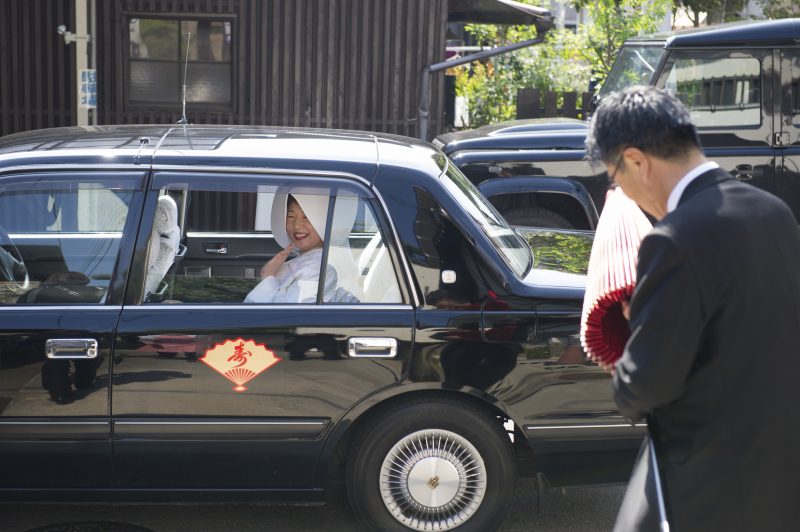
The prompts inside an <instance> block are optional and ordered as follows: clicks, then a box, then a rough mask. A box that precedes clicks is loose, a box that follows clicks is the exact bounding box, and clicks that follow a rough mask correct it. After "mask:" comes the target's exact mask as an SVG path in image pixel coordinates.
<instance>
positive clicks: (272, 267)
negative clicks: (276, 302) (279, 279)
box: [261, 244, 294, 279]
mask: <svg viewBox="0 0 800 532" xmlns="http://www.w3.org/2000/svg"><path fill="white" fill-rule="evenodd" d="M293 249H294V244H289V245H288V246H286V248H285V249H283V250H282V251H279V252H278V253H277V254H276V255H275V256H274V257H272V258H271V259H269V261H268V262H267V263H266V264H265V265H264V266H262V267H261V278H262V279H264V278H266V277H274V276H276V275H277V274H278V270H280V269H281V266H283V263H284V262H286V257H288V256H289V253H291V252H292V250H293Z"/></svg>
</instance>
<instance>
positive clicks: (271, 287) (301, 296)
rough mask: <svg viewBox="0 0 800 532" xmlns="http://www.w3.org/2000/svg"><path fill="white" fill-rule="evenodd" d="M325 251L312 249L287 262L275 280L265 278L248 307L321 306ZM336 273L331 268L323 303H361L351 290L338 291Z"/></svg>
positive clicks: (327, 275)
mask: <svg viewBox="0 0 800 532" xmlns="http://www.w3.org/2000/svg"><path fill="white" fill-rule="evenodd" d="M321 264H322V249H321V248H316V249H310V250H308V251H306V252H304V253H301V254H300V255H298V256H297V257H295V258H294V259H292V260H289V261H286V262H284V263H283V266H281V269H280V270H278V274H277V275H275V276H270V277H265V278H264V279H262V280H261V282H260V283H258V284H257V285H256V286H255V288H253V289H252V290H251V291H250V293H249V294H247V297H245V298H244V302H245V303H311V304H314V303H316V302H317V287H318V286H319V270H320V265H321ZM336 282H337V277H336V270H334V269H333V267H331V266H328V267H327V268H326V275H325V290H324V294H323V301H325V302H326V303H330V302H334V303H355V302H357V301H358V300H357V299H356V298H355V297H353V296H352V294H350V293H349V292H347V290H344V289H342V288H336Z"/></svg>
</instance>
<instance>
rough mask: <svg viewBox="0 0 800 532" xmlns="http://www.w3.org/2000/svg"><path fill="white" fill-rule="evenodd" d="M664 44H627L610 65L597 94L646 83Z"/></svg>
mask: <svg viewBox="0 0 800 532" xmlns="http://www.w3.org/2000/svg"><path fill="white" fill-rule="evenodd" d="M664 53H665V50H664V45H663V44H658V45H652V44H651V45H645V44H627V45H625V46H623V47H622V49H621V50H620V51H619V55H617V59H616V60H615V61H614V65H613V66H612V67H611V72H609V74H608V77H607V78H606V81H605V83H603V88H602V89H600V93H599V96H600V97H601V98H602V97H603V96H605V95H606V94H608V93H610V92H613V91H619V90H622V89H624V88H626V87H630V86H633V85H647V84H649V83H650V79H651V78H652V77H653V74H655V71H656V68H657V67H658V63H659V62H660V61H661V57H662V56H663V55H664Z"/></svg>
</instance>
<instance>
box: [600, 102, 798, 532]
mask: <svg viewBox="0 0 800 532" xmlns="http://www.w3.org/2000/svg"><path fill="white" fill-rule="evenodd" d="M587 149H588V153H589V154H590V157H591V158H592V159H593V160H596V161H601V162H602V163H603V164H604V165H605V166H606V168H607V170H608V173H609V176H612V179H613V180H614V181H615V182H616V183H617V184H619V185H620V186H621V187H622V189H623V191H624V192H625V193H626V194H627V195H628V196H629V197H631V198H632V199H633V200H634V201H636V203H638V204H639V206H640V207H641V208H642V209H643V210H645V211H646V212H647V213H649V214H650V215H651V216H653V217H654V218H655V219H656V220H657V223H656V224H655V226H654V227H653V231H652V232H651V233H650V234H648V235H647V236H646V237H645V239H644V240H643V241H642V244H641V247H640V249H639V259H638V266H637V286H636V290H635V292H634V294H633V297H632V298H631V301H630V306H629V315H628V317H629V324H630V329H631V337H630V340H629V341H628V343H627V345H626V348H625V352H624V353H623V355H622V357H621V359H620V360H619V361H618V362H617V364H616V369H615V374H614V378H613V386H614V397H615V400H616V402H617V405H618V407H619V409H620V411H621V412H622V413H623V414H624V415H625V416H626V417H628V418H629V419H630V420H631V421H632V422H637V421H640V420H642V419H643V418H645V417H647V418H648V419H649V424H650V428H651V435H652V437H653V439H654V442H655V448H656V451H657V455H658V459H659V460H658V461H659V466H660V468H659V470H660V476H661V480H662V484H663V492H664V495H665V499H666V506H667V508H666V509H667V515H668V517H669V521H670V523H669V524H670V527H671V530H672V532H684V531H689V530H697V531H704V532H709V531H740V530H741V531H749V530H758V531H760V530H770V531H776V530H800V502H798V501H799V500H800V499H799V498H800V415H799V414H798V413H797V412H798V405H800V386H798V379H800V230H799V229H798V226H797V221H796V220H795V219H794V217H793V215H792V212H791V211H790V210H789V208H788V207H787V206H786V205H785V204H784V203H783V202H782V201H781V200H779V199H778V198H776V197H775V196H773V195H771V194H769V193H767V192H764V191H762V190H759V189H757V188H755V187H752V186H750V185H747V184H744V183H741V182H739V181H737V180H735V179H733V178H732V177H731V175H730V174H728V173H727V172H725V171H723V170H721V169H719V167H718V166H717V165H716V163H713V162H711V161H708V160H706V158H705V157H704V155H703V152H702V151H701V149H700V142H699V139H698V136H697V132H696V130H695V127H694V125H693V124H692V122H691V118H690V116H689V113H688V111H687V110H686V108H685V107H684V106H683V105H682V104H681V103H680V102H679V101H678V100H676V99H675V98H673V97H672V96H670V95H669V94H668V93H666V92H664V91H660V90H658V89H655V88H652V87H632V88H630V89H627V90H625V91H623V92H619V93H615V94H612V95H609V96H608V97H606V98H604V99H603V101H602V103H601V104H600V106H599V107H598V109H597V111H596V112H595V115H594V117H593V118H592V124H591V126H590V133H589V136H588V140H587ZM647 458H648V457H647V454H646V453H642V454H640V457H639V459H638V461H637V464H636V466H635V468H634V473H633V476H632V477H631V482H630V483H629V487H628V490H627V492H626V494H625V498H624V501H623V504H622V508H621V509H620V513H619V515H618V517H617V523H616V528H615V529H616V530H657V529H658V514H657V506H656V501H655V500H654V494H655V491H654V489H653V483H652V482H651V481H649V480H647V481H646V479H647V478H648V476H649V475H650V476H651V475H652V473H653V471H652V470H648V468H649V463H648V460H647Z"/></svg>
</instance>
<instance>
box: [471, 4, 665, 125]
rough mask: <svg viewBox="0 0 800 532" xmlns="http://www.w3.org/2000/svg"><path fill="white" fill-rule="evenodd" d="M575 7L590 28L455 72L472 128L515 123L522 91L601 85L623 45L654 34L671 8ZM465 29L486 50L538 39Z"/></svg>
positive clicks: (518, 32) (528, 30)
mask: <svg viewBox="0 0 800 532" xmlns="http://www.w3.org/2000/svg"><path fill="white" fill-rule="evenodd" d="M528 3H531V4H534V3H536V2H534V1H532V0H531V1H529V2H528ZM539 3H541V2H539ZM573 4H574V5H575V7H576V8H578V9H585V10H586V11H587V13H588V15H589V18H590V20H591V21H592V23H591V24H589V25H586V26H581V27H580V28H579V29H578V31H577V32H573V31H571V30H565V29H553V30H550V31H549V32H548V34H547V36H546V38H545V42H544V43H542V44H540V45H537V46H532V47H529V48H525V49H522V50H518V51H516V52H512V53H509V54H504V55H499V56H495V57H493V58H491V59H490V60H487V61H485V62H482V63H480V64H479V63H473V64H472V65H471V66H470V67H460V68H458V69H456V75H457V78H456V94H458V95H459V96H466V97H467V98H468V100H469V120H470V126H472V127H476V126H480V125H484V124H489V123H493V122H498V121H502V120H508V119H511V118H513V117H514V116H515V114H516V95H517V89H520V88H535V89H539V90H542V91H556V92H573V91H574V92H583V91H586V90H588V89H589V86H590V81H591V80H592V78H593V79H594V81H595V82H597V84H598V86H599V84H600V83H601V82H602V81H603V80H604V79H605V78H606V76H607V75H608V72H609V70H610V69H611V65H612V64H613V62H614V59H616V56H617V53H618V52H619V48H620V47H621V46H622V43H623V42H625V40H627V39H628V38H630V37H633V36H635V35H639V34H643V33H650V32H654V31H656V30H657V29H658V27H659V24H660V23H661V21H663V20H664V17H665V16H666V13H667V10H668V9H671V7H672V2H671V0H599V1H593V2H590V1H588V0H578V1H575V2H573ZM620 21H624V23H622V24H621V23H620ZM466 29H467V31H468V32H469V33H470V34H472V35H473V37H474V38H475V40H476V41H477V42H479V43H480V44H483V45H490V46H503V45H505V44H510V43H515V42H520V41H524V40H527V39H532V38H534V37H535V36H536V30H535V29H534V28H533V27H531V26H497V25H492V24H470V25H467V26H466Z"/></svg>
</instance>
